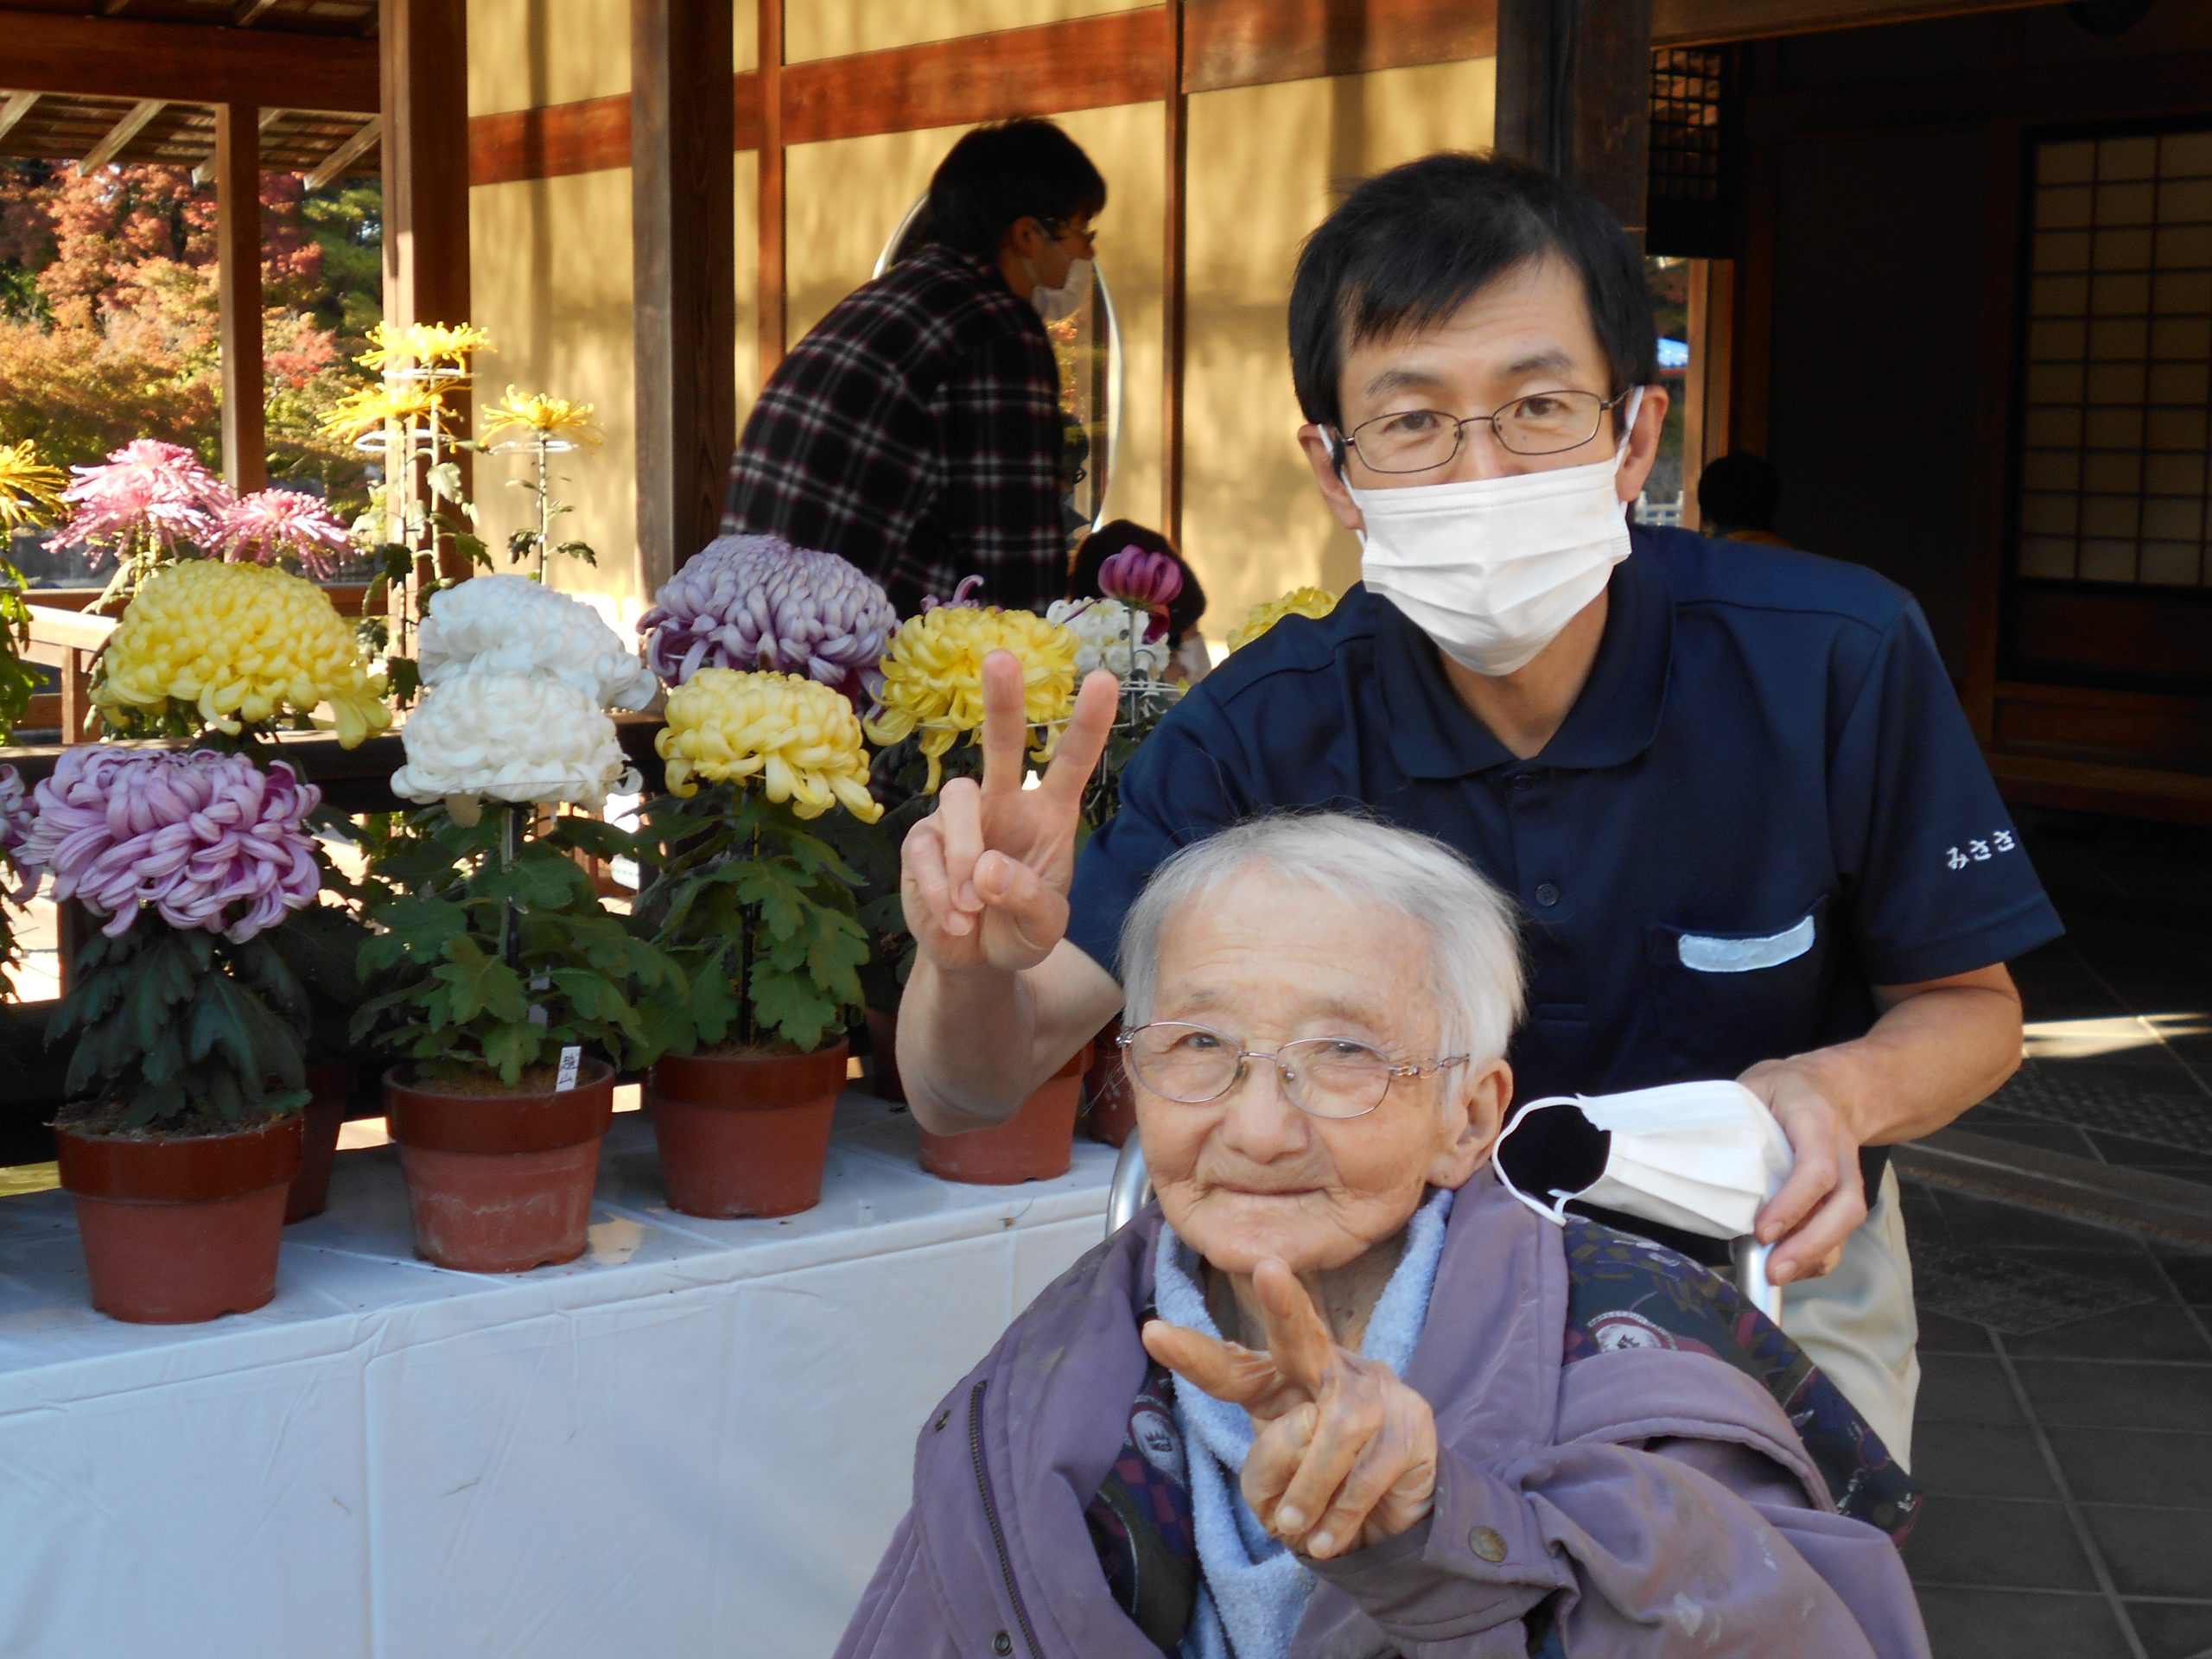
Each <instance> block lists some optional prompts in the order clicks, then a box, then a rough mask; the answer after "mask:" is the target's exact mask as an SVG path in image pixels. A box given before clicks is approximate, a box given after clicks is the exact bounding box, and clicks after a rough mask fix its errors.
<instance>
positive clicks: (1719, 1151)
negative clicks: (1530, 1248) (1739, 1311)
mask: <svg viewBox="0 0 2212 1659" xmlns="http://www.w3.org/2000/svg"><path fill="white" fill-rule="evenodd" d="M1491 1161H1492V1162H1493V1163H1495V1164H1496V1165H1497V1178H1498V1180H1499V1181H1500V1182H1501V1183H1502V1184H1503V1186H1504V1187H1505V1190H1506V1191H1507V1192H1510V1193H1512V1194H1513V1196H1514V1197H1515V1198H1518V1199H1520V1200H1521V1202H1522V1203H1523V1204H1525V1205H1528V1206H1529V1208H1530V1209H1531V1210H1534V1211H1535V1212H1536V1213H1537V1214H1538V1215H1540V1216H1544V1217H1548V1218H1549V1219H1550V1220H1553V1221H1564V1220H1565V1219H1566V1216H1567V1200H1568V1199H1570V1198H1579V1199H1580V1200H1581V1201H1582V1202H1583V1203H1585V1204H1589V1205H1596V1206H1597V1207H1598V1208H1599V1209H1602V1210H1618V1211H1620V1212H1621V1213H1623V1214H1624V1215H1630V1216H1635V1217H1638V1218H1640V1219H1642V1220H1644V1221H1653V1222H1657V1223H1659V1224H1662V1225H1663V1226H1668V1227H1675V1228H1679V1229H1681V1230H1682V1231H1683V1232H1686V1233H1695V1234H1698V1235H1699V1236H1701V1237H1705V1238H1726V1239H1745V1238H1749V1237H1750V1236H1751V1224H1752V1220H1753V1218H1754V1217H1756V1216H1757V1215H1758V1212H1759V1206H1760V1205H1763V1204H1764V1203H1765V1202H1766V1201H1767V1199H1768V1198H1771V1197H1772V1196H1773V1195H1774V1193H1775V1192H1777V1191H1778V1190H1779V1189H1780V1187H1781V1185H1782V1184H1783V1182H1784V1181H1785V1180H1787V1179H1789V1170H1790V1166H1791V1162H1792V1160H1791V1156H1790V1151H1789V1137H1788V1136H1787V1135H1783V1132H1782V1126H1781V1125H1780V1124H1778V1123H1777V1122H1775V1121H1774V1114H1773V1113H1771V1112H1770V1111H1769V1110H1767V1109H1766V1103H1764V1101H1762V1100H1760V1098H1759V1097H1758V1096H1757V1095H1755V1094H1753V1093H1752V1092H1751V1090H1748V1089H1746V1088H1745V1087H1744V1085H1743V1084H1740V1083H1733V1082H1728V1081H1726V1080H1720V1081H1715V1082H1712V1083H1670V1084H1665V1085H1663V1086H1662V1087H1660V1088H1656V1089H1637V1090H1630V1091H1629V1092H1627V1093H1625V1094H1618V1095H1586V1096H1585V1095H1560V1096H1549V1097H1547V1098H1545V1099H1542V1100H1532V1101H1530V1102H1529V1103H1528V1104H1527V1105H1525V1106H1522V1107H1521V1108H1520V1109H1518V1110H1516V1112H1515V1113H1514V1114H1513V1117H1512V1120H1511V1121H1510V1122H1508V1123H1507V1124H1506V1126H1505V1128H1504V1130H1503V1133H1501V1134H1500V1135H1499V1136H1498V1139H1497V1151H1496V1153H1495V1154H1493V1156H1492V1159H1491ZM1534 1167H1543V1168H1548V1169H1551V1170H1554V1171H1557V1170H1560V1169H1565V1170H1567V1171H1568V1172H1570V1173H1571V1177H1572V1179H1574V1180H1575V1181H1577V1182H1579V1183H1580V1185H1573V1186H1569V1187H1556V1186H1555V1187H1553V1188H1552V1189H1551V1190H1550V1192H1549V1193H1548V1194H1546V1195H1539V1194H1536V1193H1533V1192H1529V1190H1528V1187H1529V1179H1530V1177H1531V1176H1532V1174H1533V1173H1534ZM1747 1258H1749V1259H1748V1260H1747ZM1737 1271H1738V1285H1737V1288H1738V1290H1740V1291H1741V1292H1743V1294H1744V1296H1745V1300H1748V1301H1750V1302H1751V1305H1752V1306H1755V1307H1757V1308H1758V1309H1759V1311H1760V1312H1761V1313H1765V1314H1766V1315H1767V1317H1768V1318H1770V1319H1774V1320H1776V1321H1777V1322H1779V1320H1780V1319H1781V1317H1782V1310H1781V1298H1780V1295H1779V1293H1778V1292H1777V1291H1775V1290H1774V1289H1773V1288H1772V1287H1770V1286H1769V1285H1768V1284H1767V1283H1766V1249H1765V1247H1764V1246H1762V1245H1758V1244H1757V1243H1756V1241H1754V1242H1753V1243H1752V1245H1751V1248H1750V1249H1744V1250H1739V1251H1738V1255H1737Z"/></svg>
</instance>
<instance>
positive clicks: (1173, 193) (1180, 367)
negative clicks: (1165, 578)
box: [1160, 0, 1191, 547]
mask: <svg viewBox="0 0 2212 1659" xmlns="http://www.w3.org/2000/svg"><path fill="white" fill-rule="evenodd" d="M1184 11H1185V0H1167V5H1166V13H1167V16H1166V28H1167V194H1166V204H1167V213H1166V245H1165V246H1164V247H1163V248H1162V250H1161V259H1160V276H1161V294H1160V337H1161V338H1160V343H1161V346H1162V350H1161V353H1160V380H1161V384H1162V385H1163V387H1164V388H1165V391H1166V404H1165V407H1164V408H1163V409H1162V410H1161V411H1160V532H1161V533H1162V534H1163V535H1165V536H1166V537H1167V539H1168V540H1169V541H1170V542H1172V543H1174V544H1175V545H1176V546H1177V547H1181V546H1182V544H1183V372H1184V368H1185V340H1186V330H1185V315H1186V312H1185V301H1186V299H1187V296H1188V289H1189V284H1188V282H1187V280H1186V278H1187V274H1188V266H1189V260H1190V241H1189V230H1190V191H1189V180H1190V152H1191V98H1190V94H1189V93H1188V92H1186V91H1185V90H1184V86H1183V44H1184V39H1185V34H1184Z"/></svg>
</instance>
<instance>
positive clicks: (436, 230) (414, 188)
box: [378, 0, 469, 327]
mask: <svg viewBox="0 0 2212 1659" xmlns="http://www.w3.org/2000/svg"><path fill="white" fill-rule="evenodd" d="M382 7H383V9H382V11H381V12H380V14H379V21H380V24H381V28H380V30H379V39H378V45H379V46H380V47H381V48H382V50H383V60H384V118H385V131H384V272H385V317H386V318H387V319H388V320H389V321H391V322H393V323H395V324H397V325H398V326H399V327H407V326H408V325H410V324H411V323H416V322H447V323H453V322H461V321H466V320H467V316H468V308H469V283H468V127H467V111H468V23H467V10H466V9H465V8H463V7H461V6H458V5H454V4H452V3H450V0H382Z"/></svg>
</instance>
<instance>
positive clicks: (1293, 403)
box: [1183, 60, 1497, 636]
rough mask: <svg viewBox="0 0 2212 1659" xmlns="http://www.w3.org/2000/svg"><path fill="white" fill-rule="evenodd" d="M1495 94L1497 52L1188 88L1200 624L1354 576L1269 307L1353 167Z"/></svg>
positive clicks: (1188, 538) (1187, 482)
mask: <svg viewBox="0 0 2212 1659" xmlns="http://www.w3.org/2000/svg"><path fill="white" fill-rule="evenodd" d="M1496 103H1497V63H1496V61H1495V60H1479V61H1473V62H1465V63H1451V64H1439V65H1433V66H1428V67H1421V68H1416V69H1392V70H1385V71H1382V72H1379V73H1374V74H1369V75H1361V76H1343V77H1338V78H1333V79H1315V80H1300V81H1291V82H1287V83H1283V84H1281V85H1277V86H1253V87H1240V88H1236V89H1234V90H1231V91H1228V92H1205V93H1201V94H1199V95H1198V96H1197V97H1194V98H1193V99H1191V127H1190V150H1191V167H1190V252H1189V259H1188V265H1187V277H1186V283H1187V288H1186V293H1187V296H1188V304H1189V312H1188V322H1187V327H1186V330H1185V342H1186V344H1185V361H1186V368H1185V377H1184V391H1183V397H1184V405H1183V430H1184V440H1185V442H1184V457H1185V459H1184V473H1183V478H1184V485H1183V489H1184V515H1183V549H1184V552H1185V555H1186V556H1188V557H1189V558H1190V560H1191V561H1192V564H1193V566H1194V567H1195V568H1196V569H1197V570H1198V574H1199V576H1200V578H1201V579H1202V580H1203V581H1204V582H1205V588H1206V599H1207V604H1208V620H1207V628H1208V632H1209V633H1210V634H1211V635H1214V636H1219V635H1222V634H1224V633H1226V632H1228V630H1229V628H1230V627H1231V626H1234V625H1235V624H1236V622H1237V621H1239V620H1242V618H1243V614H1244V612H1245V610H1246V609H1247V608H1248V607H1249V606H1251V605H1253V604H1255V603H1256V602H1258V601H1261V600H1264V599H1271V598H1273V597H1274V596H1275V595H1276V594H1281V593H1282V592H1283V591H1285V590H1286V589H1287V588H1294V587H1299V586H1301V585H1303V584H1305V583H1307V582H1319V583H1320V584H1321V585H1322V586H1324V587H1326V588H1332V589H1334V590H1336V591H1338V592H1341V591H1343V589H1344V588H1346V587H1347V586H1349V585H1350V584H1351V583H1352V582H1356V581H1357V580H1358V578H1359V545H1358V543H1357V542H1356V541H1355V540H1354V539H1353V538H1352V537H1351V535H1350V534H1349V533H1348V532H1346V531H1344V530H1342V529H1340V528H1339V527H1338V524H1337V523H1336V520H1335V519H1334V518H1332V517H1331V516H1330V515H1329V512H1328V509H1327V508H1326V507H1325V505H1323V503H1322V501H1321V498H1320V495H1319V492H1317V491H1316V489H1315V488H1314V486H1313V476H1312V474H1311V473H1310V472H1308V470H1307V468H1306V461H1305V458H1304V457H1303V455H1302V454H1300V451H1299V448H1298V444H1297V440H1296V434H1297V430H1298V427H1299V423H1300V416H1299V413H1298V404H1297V400H1296V398H1295V397H1294V396H1293V395H1292V392H1291V384H1290V359H1289V353H1288V349H1287V346H1286V344H1285V334H1284V318H1285V314H1286V310H1287V305H1288V302H1289V297H1290V279H1291V272H1292V269H1293V267H1294V265H1295V264H1296V262H1297V258H1298V250H1299V246H1300V243H1302V242H1303V241H1304V239H1305V238H1306V234H1307V232H1310V231H1311V230H1312V229H1313V226H1316V225H1317V224H1319V222H1320V221H1321V219H1322V218H1323V217H1324V216H1325V214H1326V213H1328V211H1329V209H1330V208H1331V207H1333V206H1334V205H1335V204H1336V203H1337V202H1338V200H1342V198H1343V195H1344V191H1345V189H1346V188H1348V187H1349V186H1350V185H1351V184H1353V183H1356V182H1357V181H1358V180H1359V179H1361V178H1363V177H1365V176H1366V175H1369V174H1371V173H1375V172H1377V171H1380V170H1381V169H1383V168H1387V167H1390V166H1393V165H1395V163H1397V162H1402V161H1408V160H1411V159H1412V158H1413V157H1414V156H1421V155H1426V154H1427V153H1428V152H1429V151H1431V150H1436V149H1478V148H1481V147H1484V146H1486V145H1487V144H1489V143H1490V142H1491V134H1492V130H1493V127H1494V124H1495V122H1494V117H1495V111H1496Z"/></svg>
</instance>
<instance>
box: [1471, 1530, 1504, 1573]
mask: <svg viewBox="0 0 2212 1659" xmlns="http://www.w3.org/2000/svg"><path fill="white" fill-rule="evenodd" d="M1467 1548H1470V1549H1471V1550H1473V1551H1474V1552H1475V1554H1478V1555H1479V1556H1481V1557H1482V1559H1483V1560H1486V1561H1489V1562H1491V1564H1492V1565H1493V1566H1494V1565H1496V1564H1497V1562H1499V1561H1502V1560H1504V1559H1505V1538H1504V1535H1503V1534H1501V1533H1500V1532H1499V1531H1498V1530H1497V1529H1496V1528H1495V1527H1477V1528H1476V1529H1474V1530H1473V1531H1472V1532H1471V1533H1469V1534H1468V1535H1467Z"/></svg>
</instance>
